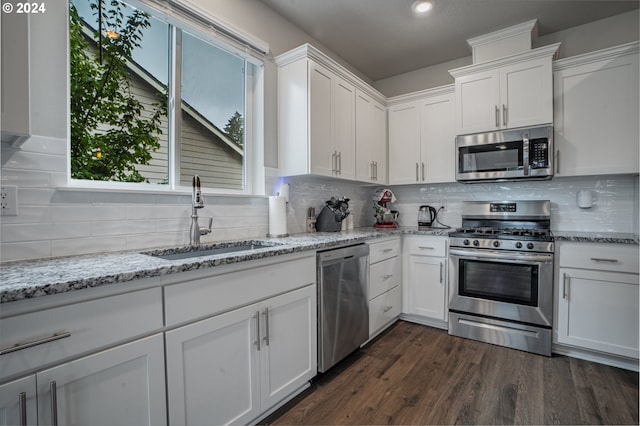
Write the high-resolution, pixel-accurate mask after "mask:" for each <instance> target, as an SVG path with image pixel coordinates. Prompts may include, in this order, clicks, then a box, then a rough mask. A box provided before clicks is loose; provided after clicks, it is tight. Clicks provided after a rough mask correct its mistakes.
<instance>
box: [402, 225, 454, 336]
mask: <svg viewBox="0 0 640 426" xmlns="http://www.w3.org/2000/svg"><path fill="white" fill-rule="evenodd" d="M447 244H448V238H447V237H441V236H417V235H415V236H414V235H411V236H407V237H405V240H404V245H403V259H404V265H405V266H404V269H405V270H406V274H403V275H404V276H405V278H404V281H403V282H404V286H405V289H404V291H403V313H405V314H408V315H409V319H411V317H414V318H418V319H419V320H420V322H426V323H428V324H429V325H433V326H436V327H440V328H446V326H447V313H448V310H447V288H448V285H447Z"/></svg>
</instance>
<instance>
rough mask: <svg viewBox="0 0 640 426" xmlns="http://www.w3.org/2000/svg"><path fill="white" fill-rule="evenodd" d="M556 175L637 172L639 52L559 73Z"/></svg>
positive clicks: (556, 86) (557, 86)
mask: <svg viewBox="0 0 640 426" xmlns="http://www.w3.org/2000/svg"><path fill="white" fill-rule="evenodd" d="M554 77H555V79H554V84H555V94H556V98H555V121H554V141H555V144H556V149H557V150H556V153H557V157H556V164H557V166H556V167H557V168H556V174H557V175H558V176H578V175H595V174H609V173H638V155H639V152H638V147H639V145H640V143H639V141H640V138H639V136H638V135H639V130H638V115H639V113H640V112H639V110H638V90H639V88H638V80H639V78H638V54H637V53H636V54H632V55H625V56H622V57H618V58H615V59H611V58H607V59H606V60H600V61H591V62H589V63H587V64H582V65H578V66H572V67H569V68H565V69H561V70H559V71H556V72H555V76H554Z"/></svg>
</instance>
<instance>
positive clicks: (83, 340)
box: [0, 288, 162, 380]
mask: <svg viewBox="0 0 640 426" xmlns="http://www.w3.org/2000/svg"><path fill="white" fill-rule="evenodd" d="M161 328H162V291H161V289H160V288H151V289H147V290H141V291H135V292H132V293H126V294H119V295H116V296H110V297H105V298H101V299H95V300H89V301H86V302H79V303H75V304H72V305H66V306H61V307H58V308H51V309H46V310H43V311H37V312H31V313H28V314H23V315H17V316H14V317H9V318H4V319H3V320H2V321H0V335H1V336H2V341H1V343H0V349H2V350H3V351H4V352H5V353H3V354H2V355H0V380H3V379H4V378H6V377H8V376H12V375H15V374H19V373H21V372H24V371H28V370H33V369H36V368H40V367H44V366H46V365H51V364H52V363H55V362H58V361H60V360H63V359H69V358H72V357H74V356H76V355H78V354H82V353H86V352H90V351H92V350H94V349H98V348H103V347H106V346H110V345H112V344H114V343H117V342H120V341H123V340H126V339H130V338H133V337H136V336H140V335H143V334H146V333H149V332H152V331H155V330H160V329H161ZM35 342H43V343H41V344H37V345H34V346H29V344H30V343H35ZM16 345H20V346H18V347H21V348H23V349H20V350H16V351H13V352H8V353H6V350H7V349H10V348H11V349H14V347H15V346H16Z"/></svg>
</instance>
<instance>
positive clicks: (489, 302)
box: [449, 248, 553, 327]
mask: <svg viewBox="0 0 640 426" xmlns="http://www.w3.org/2000/svg"><path fill="white" fill-rule="evenodd" d="M449 279H450V281H449V282H450V286H449V310H450V311H456V312H461V313H470V314H474V315H481V316H486V317H492V318H499V319H505V320H511V321H518V322H521V323H525V324H535V325H541V326H546V327H551V326H552V312H553V304H552V300H553V299H552V298H553V254H551V253H527V252H509V251H498V250H473V249H458V248H450V249H449Z"/></svg>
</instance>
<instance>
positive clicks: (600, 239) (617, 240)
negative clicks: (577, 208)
mask: <svg viewBox="0 0 640 426" xmlns="http://www.w3.org/2000/svg"><path fill="white" fill-rule="evenodd" d="M553 237H554V240H555V241H573V242H581V243H612V244H638V243H639V242H640V239H639V238H638V234H624V233H619V232H563V231H553Z"/></svg>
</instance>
